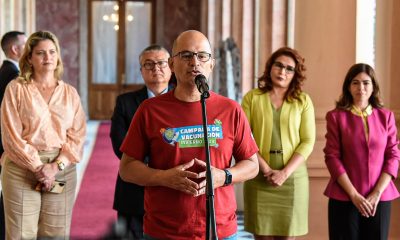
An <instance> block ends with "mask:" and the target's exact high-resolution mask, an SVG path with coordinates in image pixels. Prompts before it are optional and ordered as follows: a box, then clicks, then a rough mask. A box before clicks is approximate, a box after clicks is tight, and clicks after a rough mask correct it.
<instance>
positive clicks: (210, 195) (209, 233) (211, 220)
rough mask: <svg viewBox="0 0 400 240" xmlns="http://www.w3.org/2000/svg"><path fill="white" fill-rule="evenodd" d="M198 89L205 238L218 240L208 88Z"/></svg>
mask: <svg viewBox="0 0 400 240" xmlns="http://www.w3.org/2000/svg"><path fill="white" fill-rule="evenodd" d="M198 89H199V91H200V93H201V99H200V102H201V110H202V111H201V113H202V117H203V129H204V147H205V151H206V166H207V169H206V181H207V185H206V194H207V195H206V211H207V215H206V218H207V223H206V239H207V240H218V235H217V226H216V222H215V208H214V184H213V178H212V174H211V160H210V145H209V142H208V130H207V125H208V124H207V110H206V99H207V98H209V97H210V93H209V92H208V90H206V91H204V89H202V87H201V86H199V85H198Z"/></svg>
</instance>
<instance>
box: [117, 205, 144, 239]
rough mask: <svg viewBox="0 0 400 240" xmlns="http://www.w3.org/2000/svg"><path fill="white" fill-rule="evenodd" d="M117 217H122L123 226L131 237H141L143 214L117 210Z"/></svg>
mask: <svg viewBox="0 0 400 240" xmlns="http://www.w3.org/2000/svg"><path fill="white" fill-rule="evenodd" d="M118 219H123V221H124V222H125V223H126V225H125V227H126V229H127V230H128V231H129V232H130V234H129V235H131V236H133V239H135V240H137V239H143V215H140V214H139V215H132V214H126V213H122V212H118Z"/></svg>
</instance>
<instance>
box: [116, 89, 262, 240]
mask: <svg viewBox="0 0 400 240" xmlns="http://www.w3.org/2000/svg"><path fill="white" fill-rule="evenodd" d="M206 104H207V123H208V128H207V129H208V135H209V145H210V156H211V165H212V166H214V167H217V168H219V169H225V168H228V167H230V165H231V161H232V157H234V158H235V159H236V161H240V160H243V159H248V158H250V157H251V156H252V155H253V154H255V153H256V152H257V151H258V148H257V145H256V143H255V141H254V139H253V137H252V135H251V130H250V127H249V124H248V122H247V119H246V117H245V114H244V112H243V111H242V109H241V107H240V105H239V104H238V103H236V102H235V101H233V100H230V99H228V98H225V97H222V96H220V95H217V94H215V93H212V92H211V96H210V98H208V99H207V100H206ZM202 126H203V123H202V114H201V104H200V101H198V102H192V103H190V102H182V101H179V100H178V99H176V98H175V97H174V91H170V92H168V93H166V94H164V95H161V96H159V97H156V98H152V99H148V100H146V101H144V102H143V103H142V105H141V106H140V108H139V109H138V111H137V112H136V114H135V116H134V118H133V120H132V123H131V126H130V128H129V131H128V133H127V135H126V137H125V140H124V142H123V144H122V146H121V151H122V152H124V153H125V154H127V155H128V156H130V157H133V158H135V159H138V160H142V161H143V160H144V158H145V156H150V161H149V167H151V168H155V169H170V168H173V167H175V166H177V165H179V164H183V163H186V162H189V161H191V160H192V159H193V158H198V159H201V160H204V161H205V159H206V157H205V149H204V143H203V136H204V134H203V127H202ZM214 196H215V197H214V206H215V216H216V223H217V231H218V236H219V237H220V238H223V237H228V236H230V235H232V234H234V233H235V232H236V231H237V223H236V214H235V211H236V200H235V193H234V188H233V186H232V185H231V186H227V187H220V188H217V189H215V191H214ZM144 199H145V210H146V214H145V217H144V232H145V233H146V234H148V235H150V236H152V237H155V238H161V239H191V240H192V239H204V238H205V232H206V195H201V196H199V197H193V196H191V195H188V194H186V193H183V192H181V191H177V190H174V189H171V188H166V187H146V188H145V195H144Z"/></svg>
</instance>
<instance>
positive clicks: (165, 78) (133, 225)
mask: <svg viewBox="0 0 400 240" xmlns="http://www.w3.org/2000/svg"><path fill="white" fill-rule="evenodd" d="M169 56H170V55H169V53H168V51H167V50H166V49H165V48H163V47H161V46H159V45H151V46H149V47H147V48H145V49H144V50H143V51H142V53H141V54H140V56H139V61H140V66H141V67H140V72H141V74H142V77H143V80H144V83H145V85H146V86H145V87H143V88H142V89H140V90H138V91H135V92H129V93H125V94H122V95H120V96H118V97H117V101H116V105H115V109H114V113H113V116H112V118H111V131H110V137H111V141H112V145H113V149H114V152H115V154H116V155H117V156H118V158H119V159H121V157H122V152H121V151H120V150H119V148H120V146H121V144H122V141H123V140H124V138H125V135H126V133H127V131H128V129H129V125H130V123H131V120H132V118H133V115H134V114H135V112H136V110H137V109H138V107H139V105H140V104H141V103H142V102H143V101H144V100H146V99H147V98H151V97H155V96H158V95H160V94H163V93H165V92H167V91H168V82H169V80H170V78H171V70H170V69H169V67H168V58H169ZM143 195H144V188H143V187H142V186H139V185H136V184H133V183H127V182H124V181H123V180H122V179H121V177H120V176H119V174H118V178H117V183H116V187H115V195H114V206H113V207H114V209H115V210H117V212H118V219H119V221H123V222H125V223H126V226H127V229H129V230H130V231H131V233H132V234H133V237H134V239H141V238H142V237H143V227H142V225H143V215H144V206H143V205H144V203H143Z"/></svg>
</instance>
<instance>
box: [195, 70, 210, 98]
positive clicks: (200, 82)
mask: <svg viewBox="0 0 400 240" xmlns="http://www.w3.org/2000/svg"><path fill="white" fill-rule="evenodd" d="M194 83H196V86H197V89H198V90H199V92H200V93H201V94H202V95H203V97H204V98H208V97H209V96H210V93H209V92H208V89H209V87H208V84H207V78H206V77H205V76H204V75H203V74H199V75H197V76H196V77H195V78H194Z"/></svg>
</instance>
